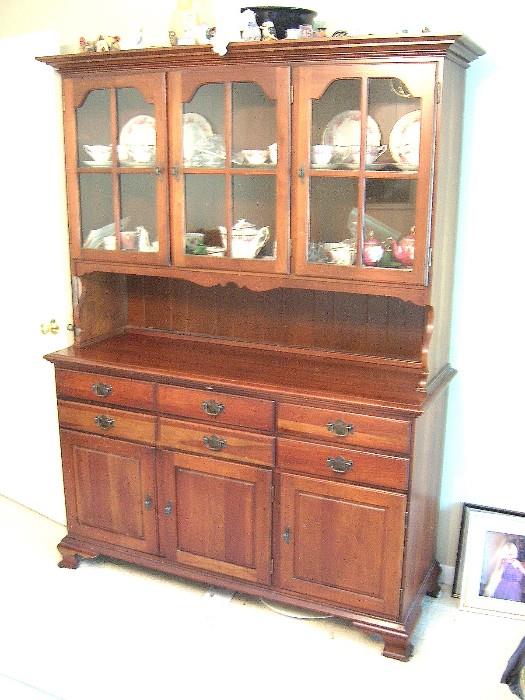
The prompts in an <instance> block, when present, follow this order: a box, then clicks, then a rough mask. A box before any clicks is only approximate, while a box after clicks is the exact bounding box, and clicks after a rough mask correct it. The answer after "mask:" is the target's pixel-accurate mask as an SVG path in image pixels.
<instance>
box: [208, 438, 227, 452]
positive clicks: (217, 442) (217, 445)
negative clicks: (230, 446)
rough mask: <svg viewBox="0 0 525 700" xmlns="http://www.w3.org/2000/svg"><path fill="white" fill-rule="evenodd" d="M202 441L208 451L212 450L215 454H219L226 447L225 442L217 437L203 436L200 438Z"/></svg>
mask: <svg viewBox="0 0 525 700" xmlns="http://www.w3.org/2000/svg"><path fill="white" fill-rule="evenodd" d="M202 441H203V443H204V444H205V445H206V447H208V448H209V449H210V450H214V451H215V452H219V451H220V450H223V449H224V448H225V447H226V440H223V439H222V438H220V437H217V435H205V436H204V437H203V438H202Z"/></svg>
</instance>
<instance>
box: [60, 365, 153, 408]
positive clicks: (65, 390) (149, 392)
mask: <svg viewBox="0 0 525 700" xmlns="http://www.w3.org/2000/svg"><path fill="white" fill-rule="evenodd" d="M56 387H57V394H58V396H60V397H67V398H72V399H80V400H81V401H96V402H97V403H99V404H118V405H121V406H129V408H141V409H143V410H144V411H147V410H152V409H153V407H154V388H155V385H154V384H152V383H151V382H141V381H139V380H137V379H126V378H124V377H112V376H110V375H107V374H92V373H91V372H75V371H73V370H68V369H57V371H56Z"/></svg>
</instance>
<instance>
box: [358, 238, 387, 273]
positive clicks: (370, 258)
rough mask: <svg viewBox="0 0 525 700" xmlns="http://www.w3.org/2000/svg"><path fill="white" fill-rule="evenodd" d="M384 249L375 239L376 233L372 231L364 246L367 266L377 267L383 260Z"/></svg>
mask: <svg viewBox="0 0 525 700" xmlns="http://www.w3.org/2000/svg"><path fill="white" fill-rule="evenodd" d="M384 252H385V251H384V248H383V246H382V245H381V243H380V242H379V241H378V240H377V238H375V236H374V232H373V231H370V232H369V233H368V238H367V239H366V241H365V243H364V246H363V262H364V264H365V265H368V266H370V265H377V263H378V262H379V261H380V260H381V258H382V257H383V253H384Z"/></svg>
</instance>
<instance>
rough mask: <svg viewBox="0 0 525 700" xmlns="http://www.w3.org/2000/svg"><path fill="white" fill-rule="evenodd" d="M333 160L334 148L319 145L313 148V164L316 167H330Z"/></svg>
mask: <svg viewBox="0 0 525 700" xmlns="http://www.w3.org/2000/svg"><path fill="white" fill-rule="evenodd" d="M331 159H332V146H327V145H325V144H322V143H321V144H317V145H316V146H312V163H313V164H314V165H328V163H329V162H330V161H331Z"/></svg>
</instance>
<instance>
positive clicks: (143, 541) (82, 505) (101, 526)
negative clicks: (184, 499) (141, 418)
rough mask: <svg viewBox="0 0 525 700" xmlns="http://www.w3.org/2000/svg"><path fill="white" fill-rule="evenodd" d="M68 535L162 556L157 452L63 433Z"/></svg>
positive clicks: (96, 437)
mask: <svg viewBox="0 0 525 700" xmlns="http://www.w3.org/2000/svg"><path fill="white" fill-rule="evenodd" d="M60 441H61V447H62V462H63V468H64V488H65V493H66V511H67V523H68V531H69V533H70V534H71V535H73V536H74V535H77V536H79V537H86V538H88V539H93V540H101V541H103V542H108V543H111V544H116V545H120V546H122V547H128V548H130V549H134V550H137V551H141V552H149V553H152V554H155V553H157V552H158V538H157V511H156V503H155V472H154V469H155V457H154V448H152V447H146V446H143V445H135V444H132V443H129V442H125V441H123V440H113V439H110V438H105V437H99V436H96V435H89V434H84V433H77V432H74V431H70V430H61V431H60Z"/></svg>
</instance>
